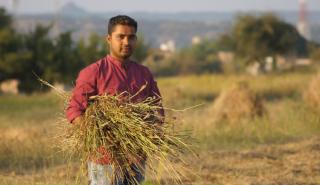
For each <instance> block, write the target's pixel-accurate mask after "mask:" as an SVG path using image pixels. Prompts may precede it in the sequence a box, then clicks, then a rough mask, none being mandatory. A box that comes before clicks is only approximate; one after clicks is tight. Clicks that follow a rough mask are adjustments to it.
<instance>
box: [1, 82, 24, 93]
mask: <svg viewBox="0 0 320 185" xmlns="http://www.w3.org/2000/svg"><path fill="white" fill-rule="evenodd" d="M19 83H20V82H19V80H17V79H9V80H5V81H3V82H1V84H0V93H2V94H19V88H18V86H19Z"/></svg>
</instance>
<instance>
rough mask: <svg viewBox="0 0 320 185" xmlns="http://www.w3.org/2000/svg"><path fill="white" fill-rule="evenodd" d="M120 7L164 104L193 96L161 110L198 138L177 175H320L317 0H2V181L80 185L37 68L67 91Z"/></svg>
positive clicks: (100, 50)
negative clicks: (134, 27)
mask: <svg viewBox="0 0 320 185" xmlns="http://www.w3.org/2000/svg"><path fill="white" fill-rule="evenodd" d="M119 14H126V15H129V16H131V17H133V18H135V19H136V20H137V21H138V39H139V40H138V44H137V49H136V51H135V53H134V55H133V59H135V60H136V61H137V62H139V63H141V64H143V65H145V66H147V67H149V68H150V69H151V71H152V72H153V74H154V75H155V77H156V80H157V81H158V85H159V88H160V91H161V93H162V95H163V101H164V105H165V106H166V107H169V108H173V109H185V108H188V107H193V106H195V105H199V104H201V106H199V107H196V108H192V109H189V110H186V111H182V112H179V113H177V112H169V113H168V115H169V116H172V115H173V116H175V117H178V118H179V120H181V124H180V126H179V129H181V130H189V131H190V132H191V134H192V136H193V137H194V138H195V139H196V141H197V142H196V144H195V145H196V147H197V149H196V150H197V153H198V154H199V158H195V157H194V156H192V155H189V154H186V155H185V157H186V159H188V160H189V161H191V162H192V165H191V167H190V169H191V170H190V171H192V173H191V174H192V175H186V176H187V177H185V178H184V179H183V180H184V183H185V184H236V185H238V184H320V155H319V150H320V146H319V140H320V137H319V133H320V116H319V113H320V76H319V75H318V71H319V67H320V66H319V64H320V1H318V0H269V1H259V0H237V1H232V0H224V1H218V0H197V1H196V2H195V1H192V0H174V1H169V0H162V1H161V2H153V1H148V0H137V1H134V2H133V1H130V0H123V1H121V2H118V1H99V0H90V1H89V0H77V1H75V0H74V1H72V0H50V1H40V0H23V1H22V0H0V182H1V184H10V185H11V184H14V185H16V184H19V185H20V184H74V182H75V179H77V177H79V178H80V179H81V180H80V184H86V180H87V179H86V177H85V176H83V175H77V174H79V172H78V171H79V170H78V167H79V164H78V162H77V161H68V160H66V159H65V158H64V157H63V156H64V154H63V153H61V152H60V151H59V148H58V147H57V146H56V143H57V141H56V137H57V135H59V129H58V128H59V127H61V125H60V124H59V120H60V119H61V118H62V117H63V109H64V102H63V101H62V100H61V99H60V98H59V97H58V96H57V95H56V94H55V93H53V92H52V91H51V90H50V89H49V88H48V87H46V86H44V85H42V84H41V83H40V82H39V81H38V80H37V76H38V77H40V78H42V79H44V80H46V81H48V82H49V83H51V84H54V85H55V86H56V87H58V88H61V89H64V90H66V91H70V90H71V89H72V87H73V86H74V83H75V79H76V77H77V75H78V72H79V71H80V70H81V69H82V68H84V67H85V66H87V65H89V64H91V63H93V62H95V61H97V60H98V59H100V58H102V57H104V56H105V55H106V54H107V53H108V46H107V45H106V44H105V42H104V36H105V35H106V32H107V23H108V20H109V18H111V17H113V16H115V15H119ZM177 168H180V164H177ZM190 171H189V172H185V173H186V174H190ZM162 179H163V182H162V183H163V184H170V180H168V179H167V178H166V175H165V174H163V177H162ZM145 184H152V179H149V180H147V182H145Z"/></svg>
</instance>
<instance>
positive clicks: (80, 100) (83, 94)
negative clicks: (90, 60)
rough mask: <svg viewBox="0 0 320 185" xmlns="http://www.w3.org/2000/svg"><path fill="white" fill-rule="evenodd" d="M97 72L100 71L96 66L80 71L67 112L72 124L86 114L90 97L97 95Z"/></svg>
mask: <svg viewBox="0 0 320 185" xmlns="http://www.w3.org/2000/svg"><path fill="white" fill-rule="evenodd" d="M97 72H98V69H97V68H96V66H94V65H91V66H88V67H87V68H85V69H83V70H82V71H80V73H79V75H78V78H77V80H76V85H75V87H74V89H73V91H72V96H71V99H70V101H69V104H68V106H67V108H66V111H65V114H66V117H67V119H68V120H69V122H70V123H72V121H73V120H74V119H75V118H77V117H79V116H80V115H82V114H83V113H84V111H85V110H86V108H87V107H88V99H89V97H90V96H93V95H96V94H97V76H98V74H97Z"/></svg>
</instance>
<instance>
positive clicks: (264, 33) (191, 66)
mask: <svg viewBox="0 0 320 185" xmlns="http://www.w3.org/2000/svg"><path fill="white" fill-rule="evenodd" d="M51 27H52V26H50V25H49V26H41V25H37V26H36V27H35V28H34V29H33V30H32V31H30V32H28V33H19V32H17V30H15V29H14V27H13V18H12V17H11V16H10V15H9V14H8V13H7V12H6V11H5V9H1V8H0V83H1V82H3V81H5V80H7V79H18V80H19V81H20V83H19V90H20V91H22V92H26V93H31V92H34V91H39V90H45V88H40V83H39V82H38V81H37V76H38V77H40V78H42V79H44V80H46V81H48V82H49V83H54V82H60V83H64V84H72V83H73V82H74V80H75V78H76V76H77V74H78V72H79V71H80V70H81V69H82V68H83V67H85V66H87V65H89V64H90V63H92V62H95V61H96V60H97V59H99V58H101V57H103V56H105V55H106V54H107V52H108V46H107V44H106V43H105V41H104V38H102V37H100V36H98V35H96V34H92V35H91V36H90V37H89V38H88V39H86V40H84V39H80V40H79V41H74V40H73V39H72V32H64V33H60V34H59V35H58V36H56V37H55V38H52V37H50V30H51ZM199 29H201V28H199ZM140 37H141V38H142V39H138V44H137V48H136V51H135V53H134V55H133V58H134V59H136V61H139V62H143V64H144V65H147V66H148V67H149V68H150V69H151V70H152V71H153V72H154V74H155V75H157V76H171V75H185V74H203V73H223V72H226V71H228V68H230V65H231V68H232V69H233V70H234V69H236V70H238V69H241V68H243V66H246V65H248V64H250V63H252V62H263V61H264V59H265V58H266V57H268V56H271V57H274V56H277V55H284V56H286V55H295V56H303V57H309V56H310V57H311V58H313V59H316V60H317V59H320V50H319V45H318V44H317V43H314V42H310V41H307V40H306V39H304V38H303V37H302V36H301V35H300V34H299V33H298V31H297V30H296V28H295V27H294V26H293V25H290V24H288V23H286V22H284V21H282V20H280V19H278V18H277V17H276V16H274V15H272V14H263V15H261V16H252V15H242V16H239V17H238V18H236V20H235V21H234V23H233V26H232V28H231V30H230V31H229V32H228V33H224V34H222V35H220V36H219V37H218V38H216V39H211V40H209V39H207V40H203V41H202V42H200V43H198V44H194V45H191V46H189V47H186V48H182V49H180V50H178V51H177V52H174V53H172V54H171V55H170V56H169V57H163V55H162V54H160V55H159V56H157V52H155V50H152V49H151V48H150V45H148V44H146V43H145V42H144V40H143V37H142V36H140ZM219 51H227V52H231V53H233V54H234V62H233V63H232V64H228V65H229V66H228V65H227V66H226V64H225V63H223V62H222V61H220V59H219V57H218V52H219Z"/></svg>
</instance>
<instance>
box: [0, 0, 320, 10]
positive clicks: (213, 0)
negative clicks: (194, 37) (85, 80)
mask: <svg viewBox="0 0 320 185" xmlns="http://www.w3.org/2000/svg"><path fill="white" fill-rule="evenodd" d="M12 1H14V0H0V6H2V7H6V8H7V9H9V8H8V7H11V6H10V4H11V2H12ZM15 1H19V4H18V6H17V8H16V11H17V12H18V13H46V12H54V11H55V10H57V9H59V7H61V6H63V5H64V4H66V3H67V2H70V1H73V2H75V3H76V4H77V5H79V6H80V7H82V8H84V9H86V10H87V11H90V12H110V11H120V12H135V11H147V12H184V11H187V12H202V11H216V12H225V11H228V12H236V11H277V10H298V1H299V0H158V1H157V0H15ZM307 2H308V3H307V4H308V9H309V10H317V11H320V0H307Z"/></svg>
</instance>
